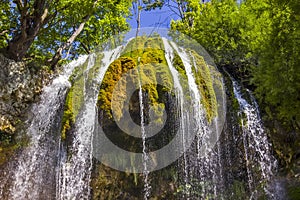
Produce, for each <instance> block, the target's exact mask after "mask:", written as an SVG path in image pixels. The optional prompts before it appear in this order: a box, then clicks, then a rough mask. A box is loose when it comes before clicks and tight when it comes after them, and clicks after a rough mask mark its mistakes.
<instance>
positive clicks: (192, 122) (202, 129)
mask: <svg viewBox="0 0 300 200" xmlns="http://www.w3.org/2000/svg"><path fill="white" fill-rule="evenodd" d="M172 46H173V48H174V50H175V51H176V53H177V54H178V55H179V56H180V58H181V60H182V62H183V65H184V68H185V72H186V75H187V82H188V87H189V91H190V94H191V99H192V113H191V115H190V117H189V118H188V123H187V126H188V127H193V128H192V129H194V130H196V136H197V140H196V143H197V144H196V155H195V151H193V150H192V149H190V150H188V155H187V157H189V158H184V160H185V167H184V170H185V173H184V174H185V178H184V181H185V189H184V190H185V193H186V198H187V199H189V198H190V197H191V198H194V197H195V196H197V197H198V198H201V199H206V198H209V197H211V195H212V194H214V196H215V197H216V196H217V185H218V184H219V183H218V180H217V173H218V171H219V166H218V164H219V162H218V160H216V158H218V156H216V155H215V154H216V153H215V152H213V149H211V147H210V146H209V145H210V140H211V136H212V135H214V134H212V132H211V131H212V130H211V129H210V127H209V125H208V123H207V119H206V116H205V111H204V109H203V105H202V104H201V96H200V91H199V89H198V85H197V84H196V80H195V75H194V73H193V71H192V67H194V68H195V70H196V72H197V70H199V69H198V67H197V65H196V64H195V62H193V60H192V59H194V58H193V56H192V54H190V52H187V51H186V50H184V49H181V48H179V47H178V46H177V45H176V44H175V43H172ZM193 65H194V66H193ZM215 125H216V126H217V124H215ZM190 131H193V130H191V129H190V130H187V132H185V133H184V134H183V135H186V134H189V132H190ZM183 143H185V142H183ZM189 180H191V181H189Z"/></svg>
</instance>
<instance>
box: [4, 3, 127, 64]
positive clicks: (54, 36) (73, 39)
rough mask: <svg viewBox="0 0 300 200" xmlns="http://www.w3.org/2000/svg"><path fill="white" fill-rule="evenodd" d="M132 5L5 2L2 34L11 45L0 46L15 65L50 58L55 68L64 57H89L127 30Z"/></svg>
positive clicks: (5, 43) (6, 43) (7, 43)
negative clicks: (93, 51) (20, 61)
mask: <svg viewBox="0 0 300 200" xmlns="http://www.w3.org/2000/svg"><path fill="white" fill-rule="evenodd" d="M130 5H131V1H129V0H104V1H99V0H86V1H81V0H72V1H71V0H54V1H51V0H14V1H7V0H5V1H4V3H3V4H2V5H1V8H3V10H2V12H0V13H1V16H0V19H5V20H6V21H4V23H1V24H0V25H1V27H0V30H1V36H2V34H6V39H7V40H8V41H7V42H4V44H3V43H2V44H1V45H2V47H5V52H6V54H7V55H8V57H10V58H12V59H14V60H16V61H19V60H22V59H23V58H24V57H25V56H35V57H37V56H42V57H44V56H45V55H47V56H46V57H47V58H48V59H49V58H51V57H52V58H51V59H49V62H51V64H52V65H53V66H54V65H55V64H56V63H57V62H58V61H59V59H61V57H62V55H68V54H71V55H76V54H80V53H83V52H86V53H88V52H89V51H90V50H91V49H93V48H94V47H95V46H96V45H98V44H100V43H101V42H103V41H105V40H106V39H107V38H109V37H110V36H111V35H113V34H117V33H119V32H121V31H124V30H127V29H128V28H129V27H128V24H127V23H126V18H125V17H126V16H128V15H129V7H130ZM5 16H8V19H6V18H5ZM8 20H9V21H11V22H13V23H9V22H8Z"/></svg>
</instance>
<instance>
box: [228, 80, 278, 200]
mask: <svg viewBox="0 0 300 200" xmlns="http://www.w3.org/2000/svg"><path fill="white" fill-rule="evenodd" d="M232 84H233V91H234V95H235V97H236V99H237V101H238V103H239V106H240V113H239V114H240V117H241V126H242V132H243V135H242V137H243V145H244V151H245V159H246V168H247V175H248V184H249V189H250V191H251V192H252V194H251V199H256V198H257V196H256V195H257V189H258V188H259V187H262V188H263V189H264V191H265V192H266V193H267V194H268V195H270V197H271V198H272V194H270V193H269V192H268V186H267V184H266V183H268V182H269V181H270V180H271V177H272V176H273V171H274V170H275V168H276V160H275V159H274V157H273V156H272V154H271V144H270V143H269V141H268V137H267V134H266V133H265V131H264V128H263V125H262V122H261V119H260V114H259V109H258V105H257V103H256V101H255V99H254V97H253V96H252V95H251V94H250V93H249V91H247V92H248V93H249V95H250V100H249V101H250V103H249V102H248V101H247V100H246V99H245V98H243V95H242V91H241V87H240V86H239V85H238V84H237V82H236V81H232ZM257 168H258V170H257ZM254 173H255V174H257V173H260V177H259V179H258V180H256V179H257V178H255V175H254Z"/></svg>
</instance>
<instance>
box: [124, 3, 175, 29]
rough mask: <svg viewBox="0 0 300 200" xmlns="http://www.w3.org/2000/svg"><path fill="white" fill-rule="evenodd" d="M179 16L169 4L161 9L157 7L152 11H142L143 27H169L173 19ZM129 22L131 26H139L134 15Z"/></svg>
mask: <svg viewBox="0 0 300 200" xmlns="http://www.w3.org/2000/svg"><path fill="white" fill-rule="evenodd" d="M178 18H179V17H178V16H177V15H176V14H175V13H174V12H172V11H171V10H170V9H169V8H168V7H167V6H163V7H162V8H161V9H155V10H152V11H142V13H141V27H142V28H143V27H160V28H169V27H170V22H171V20H172V19H174V20H176V19H178ZM128 22H129V24H130V26H131V28H136V27H137V24H136V20H135V18H134V16H132V19H128Z"/></svg>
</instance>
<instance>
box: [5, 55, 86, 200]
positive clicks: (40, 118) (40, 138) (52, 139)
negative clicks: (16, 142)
mask: <svg viewBox="0 0 300 200" xmlns="http://www.w3.org/2000/svg"><path fill="white" fill-rule="evenodd" d="M86 59H87V56H82V57H80V58H79V59H78V60H76V61H73V62H71V63H70V64H68V65H67V66H65V69H64V72H63V73H62V74H61V75H60V76H58V77H57V78H55V79H54V80H53V82H52V84H51V85H49V86H47V87H45V88H44V91H43V94H42V95H41V101H40V102H39V103H38V104H36V105H34V106H33V108H32V111H31V112H32V113H33V115H34V117H33V119H32V122H31V124H30V126H29V128H28V130H27V136H28V137H29V139H30V141H29V144H28V146H27V147H26V148H25V149H24V150H23V151H22V152H21V154H20V156H19V158H18V162H17V168H16V169H15V170H14V175H13V177H12V180H13V182H12V185H11V188H10V194H9V197H8V199H52V198H51V194H52V192H53V190H55V185H54V184H53V183H54V182H55V180H53V179H54V177H55V166H56V162H57V158H56V155H57V152H58V148H57V145H56V143H57V132H56V130H57V129H59V126H60V122H59V121H57V117H56V116H57V115H58V113H59V112H60V111H61V109H62V102H64V98H65V95H66V91H67V88H68V87H70V82H69V81H68V78H69V77H70V75H71V73H72V71H73V70H74V69H75V68H76V67H78V66H79V65H82V64H83V63H84V62H85V60H86Z"/></svg>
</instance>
